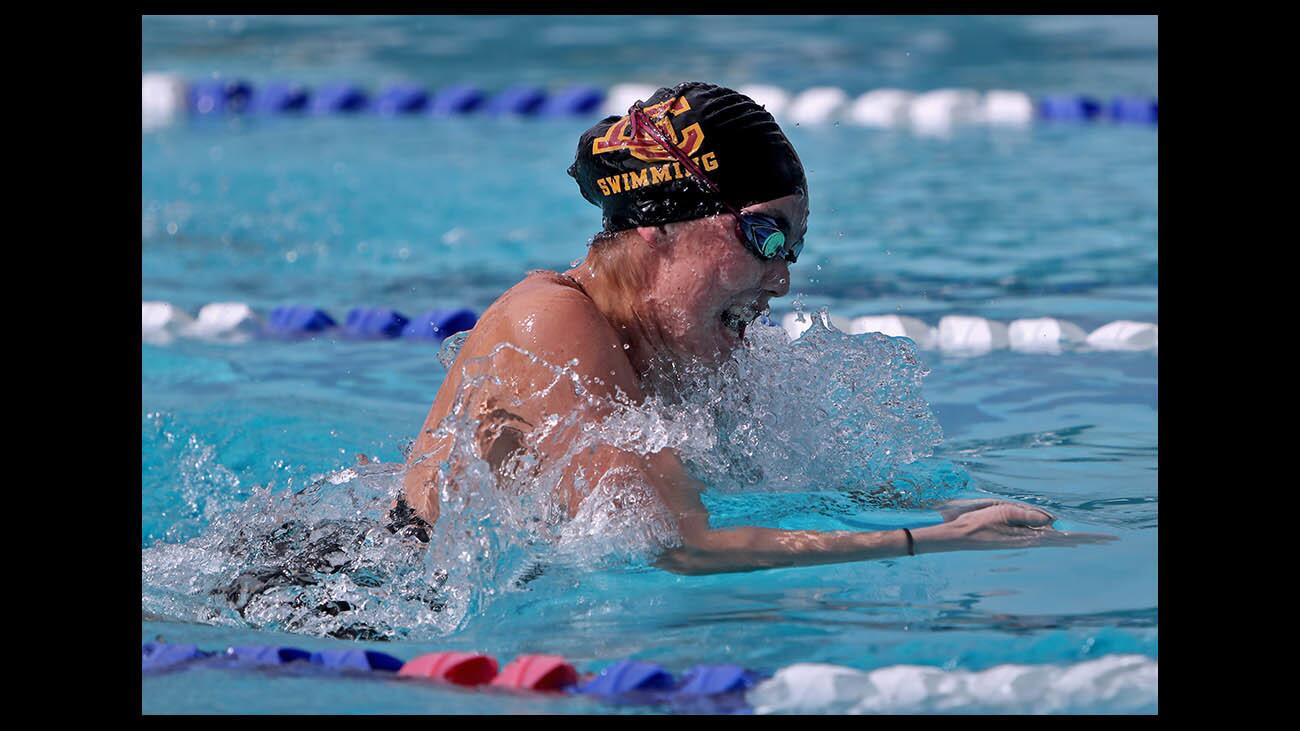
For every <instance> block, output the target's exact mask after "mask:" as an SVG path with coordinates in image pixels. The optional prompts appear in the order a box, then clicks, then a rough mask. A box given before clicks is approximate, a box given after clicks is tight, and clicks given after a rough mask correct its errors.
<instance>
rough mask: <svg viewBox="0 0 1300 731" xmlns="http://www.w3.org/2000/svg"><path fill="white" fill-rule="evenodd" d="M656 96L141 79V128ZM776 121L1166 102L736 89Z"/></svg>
mask: <svg viewBox="0 0 1300 731" xmlns="http://www.w3.org/2000/svg"><path fill="white" fill-rule="evenodd" d="M655 91H656V87H654V86H650V85H647V84H638V83H621V84H615V85H613V86H611V87H609V88H608V89H602V88H600V87H597V86H593V85H590V84H571V85H568V86H564V87H561V88H558V89H555V90H548V89H546V88H544V87H542V86H540V85H537V84H527V83H519V84H513V85H510V86H507V87H506V88H504V89H500V90H496V91H491V90H487V89H484V88H482V87H480V86H478V85H475V84H469V83H457V84H451V85H447V86H443V87H441V88H438V89H434V90H430V89H427V88H425V87H423V86H421V85H419V84H415V83H412V82H405V81H404V82H397V83H393V84H389V85H387V86H384V87H381V88H379V89H378V90H377V91H374V92H372V91H371V90H370V89H368V88H366V87H365V86H363V85H361V84H358V83H355V82H352V81H347V80H339V81H333V82H327V83H324V84H321V85H320V86H317V87H315V88H311V87H308V86H306V85H304V84H300V83H297V82H292V81H283V80H272V81H267V82H265V83H259V84H254V83H252V82H249V81H247V80H244V79H238V78H207V79H186V78H184V77H181V76H179V75H176V74H172V73H165V72H149V73H143V74H141V77H140V96H141V108H140V109H141V126H142V128H144V129H155V128H159V127H163V126H166V125H168V124H171V123H174V122H177V121H179V120H181V119H192V120H201V119H206V118H213V119H215V118H226V117H234V116H247V117H283V118H298V117H320V116H335V117H357V116H374V117H389V118H396V117H406V118H411V117H427V118H434V119H437V118H447V117H461V116H467V115H480V116H484V117H498V118H506V117H508V118H523V119H557V118H558V119H565V118H569V119H572V118H591V119H593V120H594V119H596V118H597V117H599V116H604V115H610V114H615V115H621V114H626V113H627V109H628V107H629V106H631V105H632V103H634V102H636V101H643V100H645V99H648V98H649V97H650V96H651V95H652V94H653V93H654V92H655ZM737 91H740V92H741V93H742V94H746V95H747V96H749V97H750V98H752V99H753V100H754V101H756V102H758V103H759V104H761V105H763V106H764V107H765V108H766V109H767V110H768V111H769V112H771V113H772V115H773V116H774V117H776V118H777V119H778V120H781V121H784V122H789V123H793V124H794V125H796V126H802V125H824V124H835V125H838V124H840V123H841V122H842V123H846V124H848V125H852V126H858V127H873V128H881V129H888V128H899V129H911V130H913V131H915V132H917V133H919V134H923V135H926V134H938V135H944V134H946V133H948V132H950V131H951V130H952V129H953V128H955V127H958V126H969V125H990V126H1012V127H1016V126H1025V125H1029V124H1032V123H1035V122H1043V123H1073V124H1096V123H1103V122H1109V123H1115V124H1136V125H1146V126H1151V127H1155V126H1158V124H1159V103H1158V100H1157V99H1156V98H1154V97H1150V96H1146V95H1141V94H1119V95H1115V96H1112V97H1110V98H1108V99H1103V98H1102V97H1099V96H1094V95H1089V94H1069V93H1064V94H1060V93H1056V94H1045V95H1042V96H1040V97H1037V98H1035V97H1032V96H1030V95H1029V94H1027V93H1025V92H1022V91H1016V90H1010V89H991V90H988V91H986V92H982V93H981V92H979V91H977V90H974V89H960V88H942V89H933V90H929V91H920V92H917V91H912V90H907V89H894V88H882V89H873V90H870V91H867V92H865V93H862V94H858V95H857V96H854V95H852V94H850V93H849V92H848V91H846V90H844V89H842V88H840V87H837V86H816V87H811V88H808V89H803V90H801V91H798V92H793V93H792V92H788V91H786V90H784V89H782V88H780V87H778V86H773V85H770V84H748V85H742V86H741V87H739V88H738V89H737Z"/></svg>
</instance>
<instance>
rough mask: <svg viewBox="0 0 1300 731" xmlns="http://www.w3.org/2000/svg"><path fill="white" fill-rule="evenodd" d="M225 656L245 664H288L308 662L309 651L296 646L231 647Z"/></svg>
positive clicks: (309, 657) (309, 658)
mask: <svg viewBox="0 0 1300 731" xmlns="http://www.w3.org/2000/svg"><path fill="white" fill-rule="evenodd" d="M226 657H228V658H230V659H232V660H235V661H236V662H239V663H241V664H245V665H288V664H289V663H292V662H310V661H311V653H310V652H307V651H306V650H299V649H298V648H296V647H274V646H273V647H256V646H255V647H231V648H228V649H227V650H226Z"/></svg>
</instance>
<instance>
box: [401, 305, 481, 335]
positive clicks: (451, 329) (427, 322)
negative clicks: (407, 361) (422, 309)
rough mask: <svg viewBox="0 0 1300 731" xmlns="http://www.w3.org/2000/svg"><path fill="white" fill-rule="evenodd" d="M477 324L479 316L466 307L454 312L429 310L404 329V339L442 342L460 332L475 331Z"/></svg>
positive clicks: (453, 310)
mask: <svg viewBox="0 0 1300 731" xmlns="http://www.w3.org/2000/svg"><path fill="white" fill-rule="evenodd" d="M477 324H478V315H476V314H474V311H473V310H470V309H466V308H464V307H461V308H458V309H452V310H445V309H435V310H429V311H428V312H426V313H424V314H422V315H420V316H419V317H417V318H415V319H414V320H411V322H410V323H408V324H407V325H406V327H405V328H403V329H402V337H404V338H415V339H426V340H438V341H439V342H441V341H443V340H446V339H447V338H449V337H451V336H452V335H455V334H456V333H458V332H462V331H464V330H473V329H474V326H475V325H477Z"/></svg>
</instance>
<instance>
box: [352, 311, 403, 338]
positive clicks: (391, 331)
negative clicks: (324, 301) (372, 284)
mask: <svg viewBox="0 0 1300 731" xmlns="http://www.w3.org/2000/svg"><path fill="white" fill-rule="evenodd" d="M410 321H411V318H409V317H407V316H405V315H403V314H402V313H400V312H398V311H396V310H390V309H388V308H387V307H354V308H353V309H352V311H350V312H348V319H347V321H346V322H344V323H343V331H344V332H345V333H347V334H348V335H350V336H352V337H355V338H363V339H364V338H396V337H400V336H401V334H402V331H403V330H404V329H405V328H406V325H407V323H409V322H410Z"/></svg>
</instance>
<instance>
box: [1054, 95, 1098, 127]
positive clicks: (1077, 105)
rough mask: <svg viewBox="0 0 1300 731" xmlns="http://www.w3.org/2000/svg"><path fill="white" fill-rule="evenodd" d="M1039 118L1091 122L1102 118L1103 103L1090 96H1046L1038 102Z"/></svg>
mask: <svg viewBox="0 0 1300 731" xmlns="http://www.w3.org/2000/svg"><path fill="white" fill-rule="evenodd" d="M1038 116H1039V117H1041V118H1043V119H1046V120H1051V121H1060V122H1090V121H1092V120H1095V119H1096V118H1097V117H1099V116H1101V102H1099V101H1097V100H1096V99H1093V98H1092V97H1088V96H1077V95H1068V94H1058V95H1053V96H1046V97H1043V98H1042V99H1041V100H1039V102H1038Z"/></svg>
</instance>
